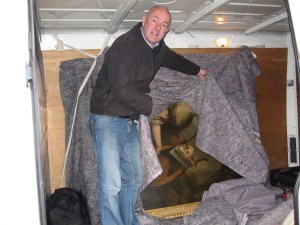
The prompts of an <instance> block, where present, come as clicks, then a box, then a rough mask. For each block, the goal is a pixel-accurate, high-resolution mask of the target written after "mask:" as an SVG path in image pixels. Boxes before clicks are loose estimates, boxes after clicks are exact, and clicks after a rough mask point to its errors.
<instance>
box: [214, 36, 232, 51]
mask: <svg viewBox="0 0 300 225" xmlns="http://www.w3.org/2000/svg"><path fill="white" fill-rule="evenodd" d="M215 43H216V46H217V47H219V48H226V47H229V46H230V44H231V40H230V38H223V37H222V38H217V39H216V42H215Z"/></svg>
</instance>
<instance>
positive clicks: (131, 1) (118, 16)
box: [106, 0, 138, 34]
mask: <svg viewBox="0 0 300 225" xmlns="http://www.w3.org/2000/svg"><path fill="white" fill-rule="evenodd" d="M137 1H138V0H128V1H123V2H122V3H121V4H120V6H119V8H118V10H117V12H116V13H115V15H114V16H113V18H112V19H111V21H110V23H109V25H108V27H107V29H106V30H107V32H108V33H109V34H113V33H115V32H116V31H117V30H118V28H119V26H120V24H121V23H122V21H123V20H124V19H125V17H126V16H127V14H128V13H129V12H130V10H131V9H132V7H133V6H134V5H135V4H136V2H137Z"/></svg>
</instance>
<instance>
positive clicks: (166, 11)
mask: <svg viewBox="0 0 300 225" xmlns="http://www.w3.org/2000/svg"><path fill="white" fill-rule="evenodd" d="M155 11H161V12H162V13H165V14H167V15H169V18H170V21H169V23H170V24H171V21H172V16H171V14H170V11H169V9H168V8H167V7H164V6H153V7H152V8H151V9H149V11H148V13H147V14H146V16H148V15H151V14H152V13H153V12H155Z"/></svg>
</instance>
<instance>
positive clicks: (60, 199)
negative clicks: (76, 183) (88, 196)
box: [46, 188, 91, 225]
mask: <svg viewBox="0 0 300 225" xmlns="http://www.w3.org/2000/svg"><path fill="white" fill-rule="evenodd" d="M46 211H47V224H48V225H90V224H91V222H90V217H89V212H88V209H87V204H86V200H85V198H84V196H83V194H82V192H81V191H77V190H76V189H74V188H59V189H56V190H55V192H54V193H53V194H51V195H50V196H49V198H48V200H47V205H46Z"/></svg>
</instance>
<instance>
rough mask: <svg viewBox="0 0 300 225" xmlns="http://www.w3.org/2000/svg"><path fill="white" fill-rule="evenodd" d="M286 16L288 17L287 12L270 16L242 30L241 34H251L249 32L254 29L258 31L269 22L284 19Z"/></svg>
mask: <svg viewBox="0 0 300 225" xmlns="http://www.w3.org/2000/svg"><path fill="white" fill-rule="evenodd" d="M287 17H288V15H287V12H283V13H281V14H279V15H277V16H275V17H273V18H270V19H267V20H265V21H263V22H261V23H260V24H258V25H256V26H254V27H251V28H249V29H247V30H246V31H244V33H243V34H251V33H253V32H255V31H259V30H261V29H262V28H264V27H267V26H269V25H271V24H274V23H277V22H278V21H280V20H284V19H286V18H287Z"/></svg>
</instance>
